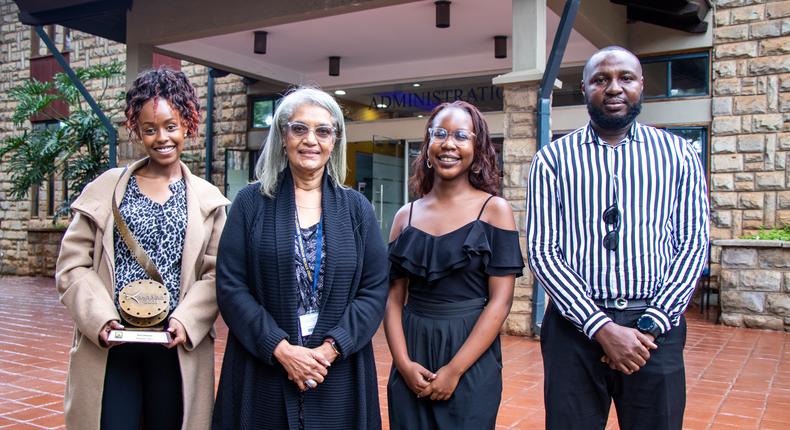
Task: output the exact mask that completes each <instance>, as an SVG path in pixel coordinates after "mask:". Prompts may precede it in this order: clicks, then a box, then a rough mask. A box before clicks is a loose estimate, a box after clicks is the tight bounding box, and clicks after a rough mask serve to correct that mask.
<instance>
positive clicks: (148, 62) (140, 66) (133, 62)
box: [126, 41, 154, 87]
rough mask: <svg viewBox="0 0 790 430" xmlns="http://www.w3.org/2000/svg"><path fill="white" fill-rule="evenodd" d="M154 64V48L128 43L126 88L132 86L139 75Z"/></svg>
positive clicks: (142, 44)
mask: <svg viewBox="0 0 790 430" xmlns="http://www.w3.org/2000/svg"><path fill="white" fill-rule="evenodd" d="M153 64H154V47H153V45H148V44H145V43H137V42H133V41H128V42H127V43H126V86H127V87H128V86H129V85H131V84H132V82H133V81H134V79H135V78H136V77H137V75H138V74H139V73H140V72H142V71H143V70H145V69H150V68H151V66H152V65H153Z"/></svg>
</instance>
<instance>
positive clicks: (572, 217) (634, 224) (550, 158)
mask: <svg viewBox="0 0 790 430" xmlns="http://www.w3.org/2000/svg"><path fill="white" fill-rule="evenodd" d="M528 187H529V188H528V192H527V218H526V223H527V225H526V230H527V248H528V254H529V264H530V267H531V268H532V271H533V272H534V273H535V275H536V277H537V278H538V279H539V280H540V282H541V284H542V285H543V287H544V288H545V289H546V292H547V293H548V295H549V297H550V298H551V300H552V302H553V303H554V305H555V306H556V307H557V309H559V311H560V312H561V313H562V315H563V316H564V317H565V318H566V319H568V320H569V321H570V322H572V323H573V324H574V325H575V326H576V327H577V328H578V329H579V330H581V331H582V332H584V333H585V334H586V335H587V336H588V337H590V338H592V337H593V336H594V335H595V333H596V332H597V331H598V329H600V328H601V327H603V326H604V325H605V324H606V323H608V322H610V321H611V319H609V317H607V316H606V314H604V313H603V312H602V311H601V309H600V308H599V307H598V306H596V304H595V302H594V300H597V299H616V298H625V299H647V300H648V301H649V307H648V309H647V310H646V311H645V314H646V315H649V316H651V317H653V319H654V320H655V321H656V323H657V324H658V326H659V327H660V329H661V332H662V333H664V332H666V331H668V330H670V329H671V328H672V325H675V326H677V325H678V324H679V323H680V316H681V315H682V314H683V312H684V311H685V309H686V307H687V306H688V304H689V301H690V300H691V295H692V293H693V292H694V286H695V284H696V281H697V279H698V277H699V275H700V272H701V271H702V269H703V266H704V265H705V264H706V261H707V255H708V254H707V252H708V238H709V226H708V222H709V221H708V214H709V211H710V210H709V204H708V194H707V187H706V183H705V175H704V172H703V168H702V164H701V162H700V158H699V156H698V155H697V154H696V152H695V151H694V149H693V147H692V145H691V144H690V143H689V142H687V141H686V140H684V139H681V138H680V137H677V136H675V135H673V134H670V133H668V132H666V131H663V130H659V129H656V128H653V127H649V126H646V125H642V124H639V123H637V122H634V123H633V125H632V126H631V129H630V131H629V132H628V134H627V135H626V137H625V138H624V139H623V140H622V141H621V142H620V143H618V144H617V145H616V146H611V145H608V144H606V142H604V141H603V140H602V139H600V138H599V137H598V136H597V135H596V133H595V131H594V130H593V128H592V126H590V125H589V124H588V125H587V126H585V127H582V128H580V129H578V130H576V131H574V132H572V133H569V134H567V135H565V136H563V137H562V138H560V139H558V140H556V141H554V142H552V143H551V144H550V145H549V146H547V147H545V148H543V149H541V150H540V151H539V152H538V153H537V154H536V155H535V157H534V158H533V160H532V166H531V169H530V172H529V185H528ZM613 204H615V205H617V208H618V209H619V211H620V218H621V219H620V228H619V232H618V236H619V244H618V246H617V247H616V249H614V250H613V251H610V250H608V249H606V248H604V247H603V239H604V236H605V235H606V234H607V233H608V232H610V231H614V230H616V229H617V228H616V224H614V225H613V224H607V223H605V222H604V219H603V213H604V211H605V210H606V208H607V207H609V206H610V205H613Z"/></svg>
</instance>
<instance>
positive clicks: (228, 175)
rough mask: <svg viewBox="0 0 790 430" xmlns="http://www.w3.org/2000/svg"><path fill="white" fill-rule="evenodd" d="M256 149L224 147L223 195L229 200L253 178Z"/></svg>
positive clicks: (257, 154)
mask: <svg viewBox="0 0 790 430" xmlns="http://www.w3.org/2000/svg"><path fill="white" fill-rule="evenodd" d="M259 155H260V154H259V153H258V151H254V150H248V149H231V148H228V149H225V197H227V198H228V199H229V200H230V201H233V199H234V198H235V197H236V194H237V193H238V192H239V191H241V189H242V188H244V187H246V186H247V184H250V183H252V182H253V181H254V179H255V163H257V162H258V156H259Z"/></svg>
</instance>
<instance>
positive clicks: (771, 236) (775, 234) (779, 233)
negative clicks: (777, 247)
mask: <svg viewBox="0 0 790 430" xmlns="http://www.w3.org/2000/svg"><path fill="white" fill-rule="evenodd" d="M744 239H754V240H788V241H790V225H786V226H784V227H783V228H770V229H769V228H761V229H760V232H759V233H755V234H752V235H749V236H745V237H744Z"/></svg>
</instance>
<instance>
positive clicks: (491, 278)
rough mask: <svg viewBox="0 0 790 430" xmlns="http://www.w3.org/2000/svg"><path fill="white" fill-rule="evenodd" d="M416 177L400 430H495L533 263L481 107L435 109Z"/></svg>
mask: <svg viewBox="0 0 790 430" xmlns="http://www.w3.org/2000/svg"><path fill="white" fill-rule="evenodd" d="M415 172H416V173H415V175H414V177H413V178H412V187H413V189H414V191H415V193H416V194H417V195H418V196H420V198H419V199H418V200H416V201H414V202H412V203H410V204H407V205H406V206H404V207H402V208H401V209H400V211H399V212H398V213H397V215H396V216H395V219H394V221H393V225H392V231H391V233H390V240H391V242H390V245H389V253H390V254H389V258H390V262H391V263H392V266H391V272H390V292H389V299H388V301H387V308H386V312H385V317H384V327H385V330H386V334H387V342H388V343H389V347H390V350H391V352H392V357H393V368H392V371H391V373H390V379H389V383H388V384H387V394H388V403H389V419H390V427H391V428H392V429H434V428H448V429H449V428H452V429H454V430H459V429H486V428H490V429H493V428H494V427H495V425H496V415H497V410H498V409H499V403H500V400H501V392H502V371H501V369H502V355H501V350H500V343H499V330H500V328H501V327H502V324H503V323H504V321H505V318H506V317H507V315H508V313H509V312H510V305H511V303H512V299H513V287H514V284H515V278H516V276H520V275H521V274H522V270H523V268H524V260H523V257H522V255H521V250H520V246H519V240H518V232H517V231H516V226H515V222H514V220H513V212H512V210H511V208H510V205H509V203H508V202H507V201H506V200H504V199H503V198H501V197H497V194H498V193H499V169H498V168H497V160H496V153H495V152H494V147H493V145H492V143H491V140H490V137H489V135H488V126H487V125H486V122H485V120H484V119H483V117H482V115H481V114H480V112H479V111H478V110H477V108H475V107H474V106H472V105H470V104H469V103H466V102H462V101H457V102H454V103H444V104H441V105H439V106H438V107H436V109H434V111H433V112H432V114H431V117H430V118H429V120H428V124H427V130H426V133H425V139H424V142H423V148H422V151H421V152H420V155H419V157H418V158H417V160H416V161H415Z"/></svg>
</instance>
